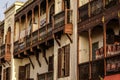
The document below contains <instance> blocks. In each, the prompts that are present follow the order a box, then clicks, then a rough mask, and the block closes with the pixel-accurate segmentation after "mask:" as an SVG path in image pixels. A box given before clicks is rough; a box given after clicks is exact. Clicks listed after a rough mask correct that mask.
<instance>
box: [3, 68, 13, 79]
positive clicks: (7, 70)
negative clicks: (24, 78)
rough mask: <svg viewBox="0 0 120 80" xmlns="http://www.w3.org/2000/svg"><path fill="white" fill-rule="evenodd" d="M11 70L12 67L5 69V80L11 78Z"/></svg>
mask: <svg viewBox="0 0 120 80" xmlns="http://www.w3.org/2000/svg"><path fill="white" fill-rule="evenodd" d="M10 70H11V68H10V67H8V68H6V69H4V70H3V80H10V72H11V71H10Z"/></svg>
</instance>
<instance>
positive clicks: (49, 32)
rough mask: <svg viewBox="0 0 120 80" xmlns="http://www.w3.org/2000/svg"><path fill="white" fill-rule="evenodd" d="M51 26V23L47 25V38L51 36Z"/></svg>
mask: <svg viewBox="0 0 120 80" xmlns="http://www.w3.org/2000/svg"><path fill="white" fill-rule="evenodd" d="M52 32H53V26H52V23H49V24H47V37H49V36H52Z"/></svg>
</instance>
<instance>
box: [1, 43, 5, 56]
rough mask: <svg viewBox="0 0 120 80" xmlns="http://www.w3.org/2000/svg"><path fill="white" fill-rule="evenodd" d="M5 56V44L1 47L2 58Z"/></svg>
mask: <svg viewBox="0 0 120 80" xmlns="http://www.w3.org/2000/svg"><path fill="white" fill-rule="evenodd" d="M4 55H5V44H3V45H2V46H1V55H0V56H4Z"/></svg>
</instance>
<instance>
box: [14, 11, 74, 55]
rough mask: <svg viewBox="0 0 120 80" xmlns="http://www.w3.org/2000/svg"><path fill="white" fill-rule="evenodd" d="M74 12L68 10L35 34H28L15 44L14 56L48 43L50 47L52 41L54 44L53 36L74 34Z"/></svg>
mask: <svg viewBox="0 0 120 80" xmlns="http://www.w3.org/2000/svg"><path fill="white" fill-rule="evenodd" d="M72 28H73V25H72V10H68V9H66V10H65V11H62V12H60V13H58V14H56V15H55V16H54V20H53V21H52V22H51V23H48V24H46V25H44V26H40V28H39V29H35V30H34V32H32V33H30V34H29V35H28V34H27V35H26V36H25V37H24V38H23V39H20V40H19V41H16V42H14V55H18V54H20V53H24V52H25V51H28V50H29V51H30V49H31V48H33V47H34V48H36V47H37V46H40V45H41V44H44V45H45V43H46V42H47V44H49V43H50V44H49V45H45V46H50V45H51V41H52V44H53V35H54V34H56V33H58V32H60V31H64V33H65V34H72Z"/></svg>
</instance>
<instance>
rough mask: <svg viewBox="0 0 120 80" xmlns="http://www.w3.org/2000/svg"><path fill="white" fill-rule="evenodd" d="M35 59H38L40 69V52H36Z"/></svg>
mask: <svg viewBox="0 0 120 80" xmlns="http://www.w3.org/2000/svg"><path fill="white" fill-rule="evenodd" d="M35 57H36V60H37V62H38V64H39V67H41V62H40V60H39V52H37V51H35Z"/></svg>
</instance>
